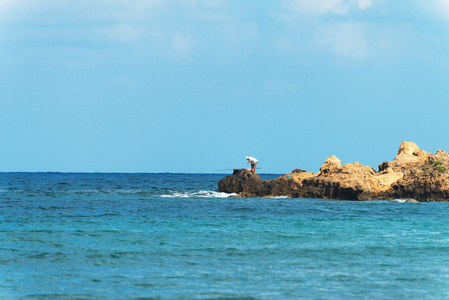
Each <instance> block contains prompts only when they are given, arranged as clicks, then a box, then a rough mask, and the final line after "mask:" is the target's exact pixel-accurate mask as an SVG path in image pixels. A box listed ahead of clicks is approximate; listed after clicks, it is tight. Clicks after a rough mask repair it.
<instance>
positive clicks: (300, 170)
mask: <svg viewBox="0 0 449 300" xmlns="http://www.w3.org/2000/svg"><path fill="white" fill-rule="evenodd" d="M304 172H305V170H302V169H298V168H296V169H294V170H293V171H292V173H304Z"/></svg>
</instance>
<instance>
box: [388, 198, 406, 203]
mask: <svg viewBox="0 0 449 300" xmlns="http://www.w3.org/2000/svg"><path fill="white" fill-rule="evenodd" d="M390 201H391V202H397V203H405V202H407V200H405V199H393V200H390Z"/></svg>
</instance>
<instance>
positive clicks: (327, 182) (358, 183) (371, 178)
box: [218, 142, 449, 202]
mask: <svg viewBox="0 0 449 300" xmlns="http://www.w3.org/2000/svg"><path fill="white" fill-rule="evenodd" d="M218 184H219V191H223V192H230V193H231V192H234V193H240V194H239V196H241V197H275V196H287V197H297V198H328V199H343V200H375V199H397V198H401V199H408V200H407V201H421V202H422V201H449V154H448V153H447V152H445V151H443V150H439V151H437V152H436V153H435V155H432V154H431V153H428V152H426V151H424V150H421V149H420V148H418V146H417V145H416V144H415V143H410V142H402V143H401V145H400V147H399V150H398V153H397V155H396V157H395V158H394V159H393V160H392V161H389V162H384V163H382V164H380V165H379V172H376V171H375V170H374V169H373V168H371V167H368V166H363V165H361V164H360V163H358V162H355V163H353V164H345V165H343V166H342V165H341V161H340V160H339V159H338V158H337V157H336V156H331V157H329V158H327V159H326V160H325V161H324V164H323V165H322V166H321V168H320V172H318V173H309V172H305V171H302V170H300V169H295V170H293V172H292V173H291V174H286V175H283V176H280V177H278V178H276V179H271V180H266V181H263V180H262V179H261V178H260V177H259V176H258V175H256V174H254V173H252V172H250V171H248V170H237V169H236V170H234V174H233V175H231V176H227V177H226V178H224V179H222V180H220V181H219V183H218Z"/></svg>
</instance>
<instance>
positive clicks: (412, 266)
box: [0, 173, 449, 299]
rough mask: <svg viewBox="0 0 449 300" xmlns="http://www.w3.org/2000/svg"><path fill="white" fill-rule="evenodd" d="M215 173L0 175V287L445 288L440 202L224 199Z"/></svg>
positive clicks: (289, 292)
mask: <svg viewBox="0 0 449 300" xmlns="http://www.w3.org/2000/svg"><path fill="white" fill-rule="evenodd" d="M223 177H224V175H219V174H207V175H201V174H55V173H31V174H26V173H2V174H0V180H1V181H0V197H1V201H0V239H1V244H0V294H1V296H2V299H298V298H305V299H373V298H375V299H386V298H388V299H392V298H393V299H423V298H425V299H448V298H449V286H448V284H447V282H448V281H449V225H448V221H447V220H448V218H447V216H448V210H449V204H447V203H398V202H390V201H368V202H353V201H330V200H318V199H283V198H278V199H257V198H250V199H240V198H229V197H227V195H226V194H223V193H218V192H217V182H218V180H219V179H221V178H223ZM264 177H265V179H266V178H272V177H273V175H265V176H264Z"/></svg>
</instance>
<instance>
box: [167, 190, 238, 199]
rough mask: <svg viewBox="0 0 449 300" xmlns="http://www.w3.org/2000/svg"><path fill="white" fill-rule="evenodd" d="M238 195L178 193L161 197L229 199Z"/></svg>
mask: <svg viewBox="0 0 449 300" xmlns="http://www.w3.org/2000/svg"><path fill="white" fill-rule="evenodd" d="M235 195H237V194H235V193H232V194H228V193H222V192H217V191H197V192H177V191H170V192H169V194H164V195H161V197H162V198H228V197H231V196H235Z"/></svg>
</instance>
